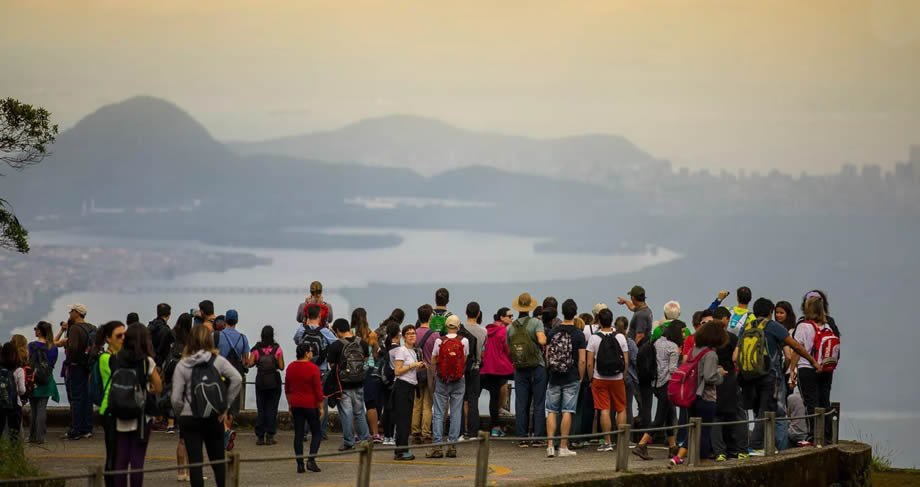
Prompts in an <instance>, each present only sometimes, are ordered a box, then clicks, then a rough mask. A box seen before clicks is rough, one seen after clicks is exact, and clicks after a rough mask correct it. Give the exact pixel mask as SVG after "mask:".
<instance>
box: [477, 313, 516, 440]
mask: <svg viewBox="0 0 920 487" xmlns="http://www.w3.org/2000/svg"><path fill="white" fill-rule="evenodd" d="M492 318H493V321H492V323H490V324H488V325H486V334H487V335H486V337H487V338H486V343H485V351H483V353H482V368H481V369H480V370H479V378H480V382H479V393H480V395H481V394H482V391H483V390H487V391H489V419H490V424H491V428H492V433H491V434H492V436H505V432H504V431H503V430H502V429H501V425H499V422H498V414H499V410H500V408H501V405H502V404H503V403H502V399H503V397H502V389H503V388H504V387H505V385H507V384H508V381H509V380H511V379H513V378H514V365H512V364H511V351H510V350H509V349H508V343H507V341H506V336H505V331H506V329H507V328H508V325H510V324H511V322H512V321H514V313H513V312H512V311H511V309H509V308H499V310H498V312H497V313H495V315H494V316H493V317H492Z"/></svg>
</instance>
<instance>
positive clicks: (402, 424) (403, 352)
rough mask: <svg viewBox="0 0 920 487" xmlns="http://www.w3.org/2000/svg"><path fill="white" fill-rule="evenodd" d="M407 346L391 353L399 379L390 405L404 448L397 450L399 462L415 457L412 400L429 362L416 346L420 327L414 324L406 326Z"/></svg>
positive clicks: (397, 438) (398, 441) (397, 435)
mask: <svg viewBox="0 0 920 487" xmlns="http://www.w3.org/2000/svg"><path fill="white" fill-rule="evenodd" d="M402 336H403V345H402V346H400V347H397V348H395V349H394V350H393V351H391V352H390V354H391V355H392V356H393V359H394V361H395V364H394V365H393V372H394V375H395V376H396V380H394V381H393V395H392V396H393V397H392V399H391V401H390V404H391V406H392V408H393V414H394V416H395V417H396V446H397V447H402V448H400V449H397V450H394V452H393V453H394V455H395V457H394V459H395V460H398V461H411V460H415V456H414V455H412V454H411V453H410V452H409V448H408V446H409V433H410V432H411V430H412V425H411V423H412V403H413V401H414V400H415V388H416V386H417V385H418V376H417V374H416V372H417V371H418V370H419V369H422V368H424V367H425V362H424V361H422V360H421V358H420V357H419V355H418V350H416V348H415V336H416V330H415V327H414V326H412V325H406V326H404V327H403V329H402Z"/></svg>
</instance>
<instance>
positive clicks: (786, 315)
mask: <svg viewBox="0 0 920 487" xmlns="http://www.w3.org/2000/svg"><path fill="white" fill-rule="evenodd" d="M773 314H774V319H775V320H776V321H777V322H778V323H779V324H781V325H783V328H785V329H786V331H788V332H789V333H794V332H795V323H796V318H795V310H793V309H792V304H791V303H790V302H789V301H779V302H777V303H776V309H775V310H774V311H773ZM793 359H795V352H793V351H792V348H790V347H789V346H788V345H785V346H783V371H784V375H785V379H786V380H785V382H784V384H785V387H786V396H788V395H790V394H792V392H793V391H795V384H793V383H792V380H791V379H792V369H793V368H794V367H795V365H794V364H793V363H792V361H793ZM784 412H785V411H784Z"/></svg>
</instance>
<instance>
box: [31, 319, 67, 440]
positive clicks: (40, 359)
mask: <svg viewBox="0 0 920 487" xmlns="http://www.w3.org/2000/svg"><path fill="white" fill-rule="evenodd" d="M35 338H36V339H35V341H34V342H32V343H29V363H30V364H39V363H43V364H46V365H47V368H48V371H49V375H48V381H47V382H46V383H45V384H36V385H35V390H34V391H32V396H31V397H29V405H30V407H31V409H32V421H31V425H30V426H29V443H35V444H39V445H40V444H43V443H44V442H45V434H46V433H47V432H48V400H49V399H50V400H53V401H54V402H61V396H60V393H59V392H58V388H57V384H56V383H55V382H54V377H53V376H54V373H53V372H54V366H55V364H57V360H58V347H57V346H55V345H54V333H53V332H52V330H51V323H48V322H47V321H39V322H38V324H37V325H35ZM34 368H35V367H34V365H33V369H34ZM36 382H37V381H36Z"/></svg>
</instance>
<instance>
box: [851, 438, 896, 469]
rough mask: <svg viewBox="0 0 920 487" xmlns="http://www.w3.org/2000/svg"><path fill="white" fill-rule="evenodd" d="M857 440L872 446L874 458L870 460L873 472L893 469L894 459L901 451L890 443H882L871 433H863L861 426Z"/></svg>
mask: <svg viewBox="0 0 920 487" xmlns="http://www.w3.org/2000/svg"><path fill="white" fill-rule="evenodd" d="M856 440H857V441H859V442H860V443H866V444H867V445H869V446H871V447H872V460H871V461H870V462H869V469H870V470H872V471H873V472H885V471H888V470H891V461H892V459H893V458H894V457H896V456H898V455H899V454H900V453H901V452H900V451H898V450H895V449H894V448H892V447H891V446H889V445H890V444H889V443H887V442H886V443H885V444H882V443H880V442H878V441H876V440H875V437H873V436H872V435H871V434H863V432H862V431H861V430H860V429H859V428H856Z"/></svg>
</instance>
